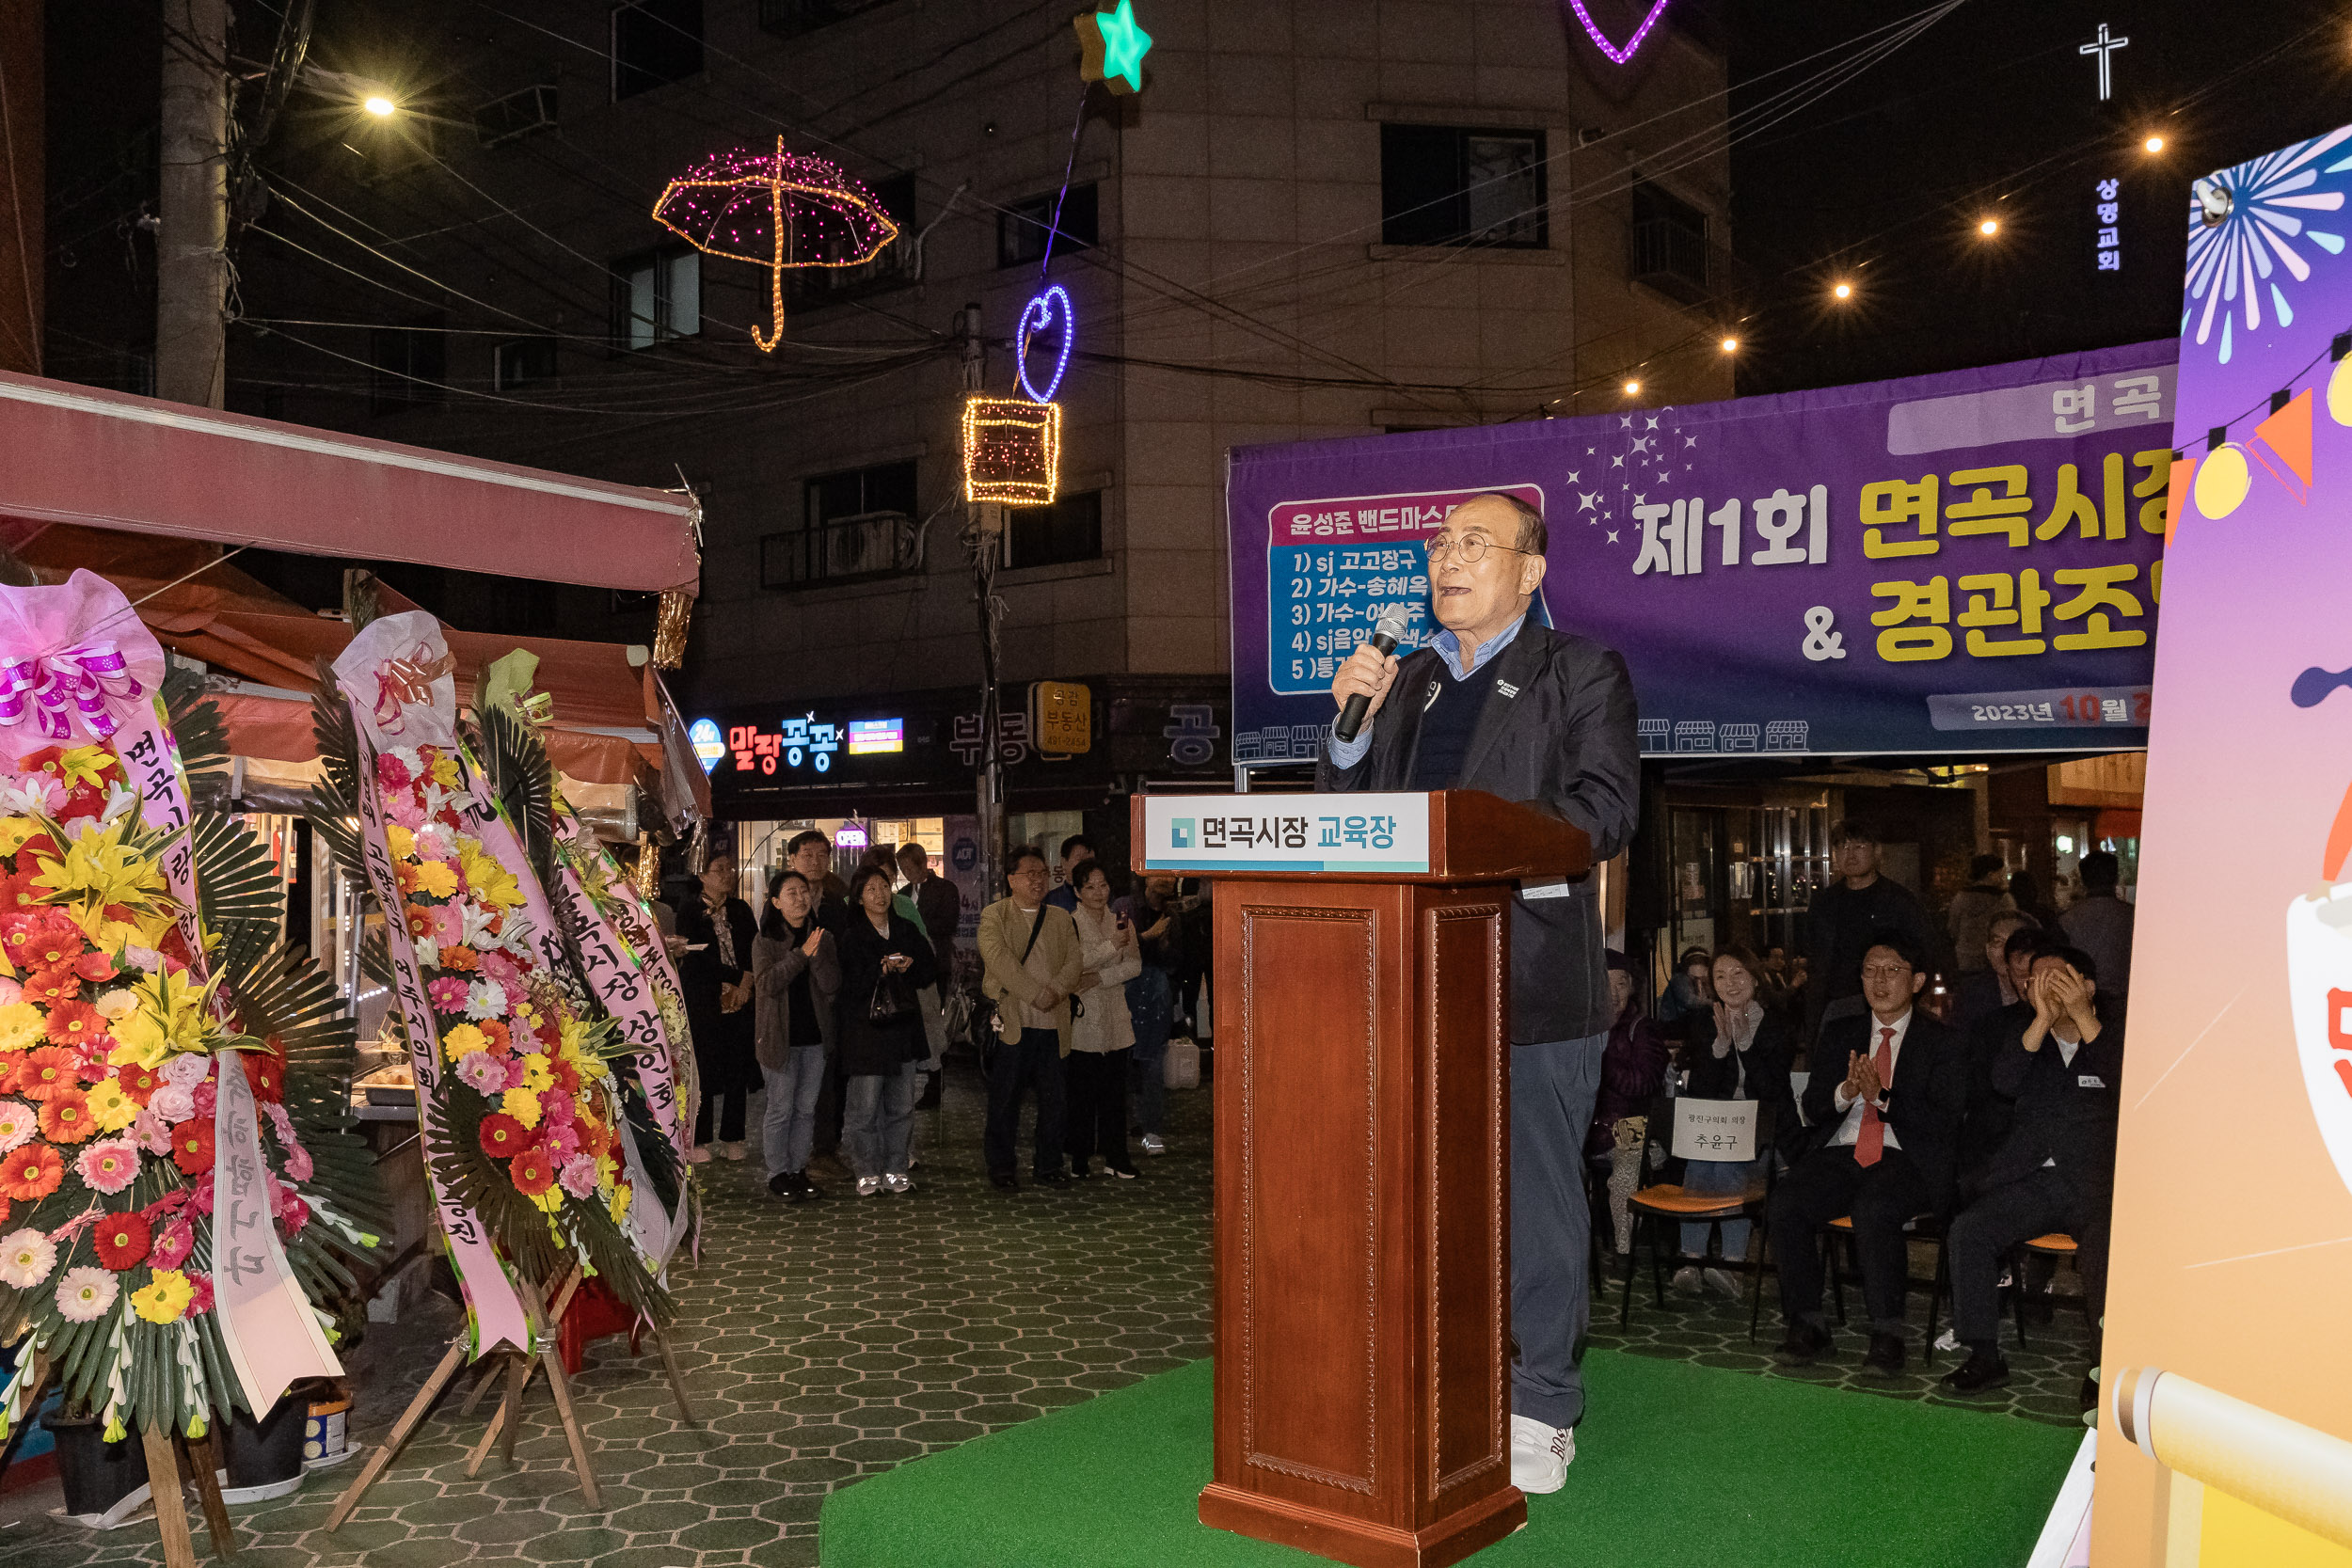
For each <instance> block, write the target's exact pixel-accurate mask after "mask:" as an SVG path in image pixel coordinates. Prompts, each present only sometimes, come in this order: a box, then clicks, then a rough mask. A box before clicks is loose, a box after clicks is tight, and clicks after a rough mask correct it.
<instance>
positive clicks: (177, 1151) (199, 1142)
mask: <svg viewBox="0 0 2352 1568" xmlns="http://www.w3.org/2000/svg"><path fill="white" fill-rule="evenodd" d="M171 1159H172V1163H173V1164H176V1165H178V1166H179V1167H180V1173H181V1174H182V1175H183V1176H201V1175H203V1174H204V1173H205V1172H206V1171H208V1170H211V1169H212V1168H213V1124H212V1123H211V1122H210V1121H207V1120H205V1119H204V1118H203V1117H191V1118H190V1119H188V1120H186V1121H183V1122H182V1123H181V1124H180V1125H179V1126H177V1127H175V1128H173V1129H172V1130H171Z"/></svg>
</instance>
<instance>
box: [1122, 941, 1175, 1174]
mask: <svg viewBox="0 0 2352 1568" xmlns="http://www.w3.org/2000/svg"><path fill="white" fill-rule="evenodd" d="M1175 1010H1176V993H1175V988H1174V987H1173V986H1171V985H1169V984H1168V971H1167V970H1165V969H1153V968H1152V967H1151V966H1150V965H1149V964H1147V965H1145V966H1144V970H1143V973H1142V974H1138V975H1136V977H1135V978H1134V979H1132V980H1130V981H1128V982H1127V1016H1128V1017H1129V1018H1130V1019H1132V1020H1133V1021H1134V1022H1135V1026H1136V1043H1135V1045H1134V1046H1133V1048H1132V1050H1133V1054H1132V1055H1130V1056H1129V1057H1128V1058H1127V1115H1128V1118H1129V1119H1130V1120H1131V1121H1133V1122H1134V1123H1135V1129H1136V1133H1137V1134H1138V1135H1139V1136H1149V1135H1152V1134H1156V1133H1160V1132H1166V1131H1167V1130H1168V1075H1167V1066H1166V1063H1167V1060H1168V1026H1169V1024H1170V1023H1171V1022H1174V1014H1175Z"/></svg>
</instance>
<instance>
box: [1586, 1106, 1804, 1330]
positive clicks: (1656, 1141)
mask: <svg viewBox="0 0 2352 1568" xmlns="http://www.w3.org/2000/svg"><path fill="white" fill-rule="evenodd" d="M1686 1098H1687V1097H1686ZM1675 1105H1676V1099H1675V1097H1674V1096H1671V1095H1661V1096H1660V1097H1659V1098H1658V1099H1657V1100H1656V1101H1653V1102H1652V1103H1651V1106H1650V1115H1649V1127H1648V1130H1647V1132H1645V1134H1644V1144H1643V1155H1642V1158H1643V1162H1644V1165H1643V1168H1644V1170H1645V1171H1647V1170H1649V1169H1651V1168H1653V1166H1652V1164H1651V1162H1652V1160H1653V1159H1654V1155H1653V1153H1652V1150H1654V1149H1662V1150H1665V1151H1666V1153H1667V1159H1668V1160H1672V1159H1673V1156H1672V1149H1673V1147H1674V1125H1675ZM1756 1148H1758V1149H1761V1150H1766V1151H1769V1150H1770V1149H1771V1148H1772V1107H1771V1106H1770V1105H1758V1106H1757V1107H1756ZM1677 1164H1678V1162H1677ZM1669 1168H1671V1167H1669ZM1773 1180H1774V1166H1773V1164H1772V1163H1771V1162H1769V1161H1768V1162H1767V1163H1766V1164H1765V1166H1764V1179H1763V1180H1762V1181H1760V1182H1756V1183H1754V1184H1752V1185H1751V1186H1750V1187H1749V1188H1748V1190H1747V1191H1746V1192H1744V1193H1723V1194H1706V1193H1687V1192H1684V1191H1683V1190H1682V1187H1681V1184H1680V1183H1679V1182H1658V1183H1654V1184H1652V1185H1650V1186H1646V1187H1642V1188H1638V1189H1636V1190H1635V1192H1634V1194H1633V1196H1631V1197H1630V1198H1629V1199H1628V1200H1627V1201H1626V1210H1627V1212H1629V1214H1631V1215H1632V1218H1633V1228H1632V1236H1631V1243H1632V1244H1631V1245H1630V1246H1629V1247H1628V1248H1627V1250H1626V1255H1625V1285H1624V1291H1623V1294H1622V1296H1621V1298H1620V1300H1619V1302H1618V1306H1617V1323H1618V1326H1619V1327H1623V1326H1625V1325H1626V1324H1628V1323H1631V1322H1632V1321H1633V1270H1634V1255H1635V1254H1636V1253H1638V1252H1640V1251H1641V1249H1642V1232H1643V1228H1644V1227H1645V1226H1646V1227H1648V1230H1649V1242H1650V1286H1651V1291H1652V1293H1653V1294H1654V1295H1655V1296H1656V1297H1657V1300H1658V1305H1659V1307H1661V1308H1663V1307H1665V1305H1666V1270H1665V1249H1666V1247H1667V1246H1668V1245H1669V1243H1668V1241H1667V1239H1666V1238H1668V1237H1669V1236H1673V1237H1679V1235H1680V1234H1681V1227H1683V1226H1685V1225H1706V1224H1721V1223H1722V1222H1724V1221H1725V1220H1742V1219H1743V1220H1747V1221H1749V1222H1750V1223H1751V1224H1752V1225H1753V1227H1754V1229H1753V1230H1752V1232H1751V1233H1750V1237H1749V1242H1748V1247H1749V1254H1748V1257H1743V1258H1741V1259H1740V1265H1739V1266H1740V1267H1741V1268H1744V1269H1749V1270H1752V1271H1753V1272H1754V1273H1755V1274H1756V1279H1757V1282H1758V1284H1757V1291H1758V1295H1759V1298H1760V1294H1761V1288H1762V1287H1761V1282H1762V1279H1763V1246H1764V1232H1765V1228H1766V1222H1765V1211H1766V1209H1767V1207H1768V1206H1769V1205H1770V1204H1771V1202H1772V1183H1773ZM1749 1258H1753V1259H1756V1260H1755V1261H1754V1262H1751V1261H1749ZM1724 1262H1725V1263H1729V1262H1731V1259H1724ZM1751 1317H1753V1314H1751ZM1750 1333H1751V1335H1753V1333H1754V1325H1753V1322H1751V1325H1750Z"/></svg>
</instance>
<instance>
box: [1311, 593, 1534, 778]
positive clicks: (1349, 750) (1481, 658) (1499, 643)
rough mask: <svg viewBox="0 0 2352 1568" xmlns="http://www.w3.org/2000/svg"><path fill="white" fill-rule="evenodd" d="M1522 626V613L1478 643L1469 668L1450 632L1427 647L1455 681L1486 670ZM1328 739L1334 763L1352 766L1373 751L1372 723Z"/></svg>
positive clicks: (1458, 644) (1433, 640) (1523, 622)
mask: <svg viewBox="0 0 2352 1568" xmlns="http://www.w3.org/2000/svg"><path fill="white" fill-rule="evenodd" d="M1525 625H1527V617H1526V615H1525V614H1523V613H1522V614H1521V615H1520V616H1519V618H1518V620H1516V621H1514V622H1512V623H1511V625H1510V626H1509V627H1508V628H1507V629H1505V630H1503V631H1501V632H1499V633H1497V634H1496V635H1495V636H1493V637H1490V638H1488V639H1487V640H1486V641H1484V642H1481V643H1480V644H1479V645H1478V652H1477V653H1476V654H1475V655H1474V656H1472V657H1471V659H1470V668H1468V669H1464V668H1463V667H1462V640H1461V639H1460V638H1458V637H1456V636H1454V633H1453V632H1452V631H1441V632H1439V633H1438V635H1437V636H1435V637H1433V638H1431V639H1430V640H1429V646H1431V647H1433V648H1435V649H1437V650H1438V661H1439V662H1441V663H1442V664H1444V666H1445V668H1446V673H1448V674H1450V675H1452V676H1453V677H1454V679H1455V680H1457V681H1466V680H1468V679H1470V677H1471V676H1472V675H1474V674H1476V673H1478V672H1479V671H1481V670H1483V669H1485V668H1486V663H1487V661H1488V660H1489V659H1491V658H1493V657H1495V655H1497V654H1499V653H1501V652H1502V650H1503V649H1505V648H1507V647H1509V646H1510V645H1511V640H1512V639H1513V638H1516V637H1517V636H1518V634H1519V628H1520V627H1521V626H1525ZM1327 738H1328V742H1329V745H1330V750H1331V761H1332V763H1333V765H1334V766H1336V767H1340V768H1353V767H1355V766H1356V765H1357V764H1358V763H1359V762H1361V761H1363V760H1364V753H1365V752H1369V751H1371V750H1372V724H1371V723H1367V724H1365V725H1364V727H1363V728H1362V729H1360V730H1358V731H1357V732H1356V738H1355V739H1353V740H1342V739H1341V738H1340V737H1339V736H1336V735H1334V736H1329V737H1327Z"/></svg>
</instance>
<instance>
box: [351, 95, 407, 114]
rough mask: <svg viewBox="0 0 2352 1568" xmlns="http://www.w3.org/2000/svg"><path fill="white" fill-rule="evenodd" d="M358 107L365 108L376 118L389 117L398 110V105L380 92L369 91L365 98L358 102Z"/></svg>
mask: <svg viewBox="0 0 2352 1568" xmlns="http://www.w3.org/2000/svg"><path fill="white" fill-rule="evenodd" d="M359 107H361V108H363V109H365V110H367V111H368V113H370V114H372V115H373V116H374V117H375V118H376V119H390V118H391V117H392V116H393V115H395V114H398V113H399V112H400V105H399V104H397V103H393V102H392V101H391V100H390V99H389V98H387V97H385V96H384V95H383V94H382V93H380V92H376V93H370V94H369V95H368V96H367V98H366V100H365V101H363V102H362V103H360V105H359Z"/></svg>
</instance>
